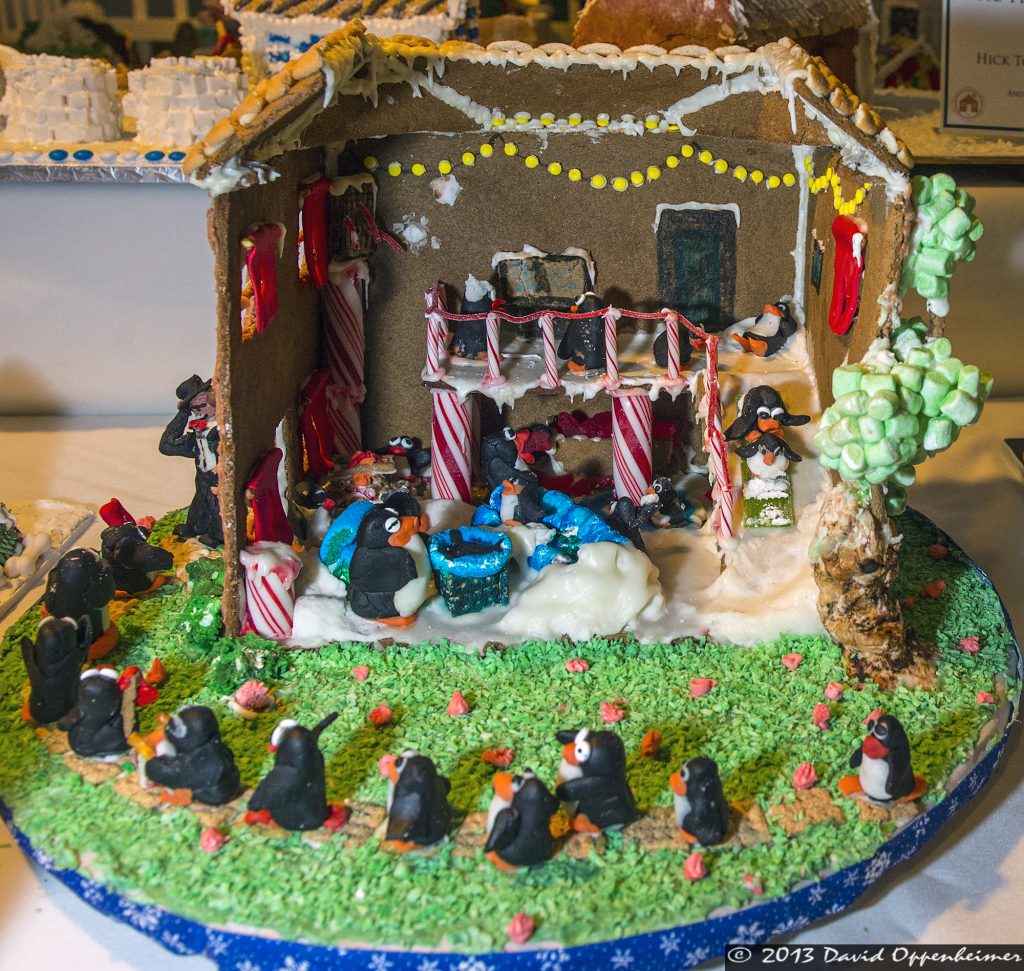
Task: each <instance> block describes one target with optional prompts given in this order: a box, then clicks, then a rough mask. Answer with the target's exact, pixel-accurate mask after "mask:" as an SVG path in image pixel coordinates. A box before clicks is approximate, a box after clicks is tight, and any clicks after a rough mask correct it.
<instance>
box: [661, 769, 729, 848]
mask: <svg viewBox="0 0 1024 971" xmlns="http://www.w3.org/2000/svg"><path fill="white" fill-rule="evenodd" d="M668 781H669V785H670V786H671V788H672V793H673V795H674V797H675V811H676V825H677V826H678V827H679V829H680V830H682V833H683V837H684V838H685V839H687V840H689V841H690V842H691V843H700V845H701V846H714V845H715V844H716V843H721V842H722V840H724V839H725V834H726V832H728V830H729V804H728V803H727V802H726V801H725V794H724V793H723V792H722V780H721V779H719V777H718V764H717V763H716V762H715V761H714V759H707V758H703V757H701V758H696V759H690V761H689V762H686V763H684V764H683V767H682V769H680V770H679V771H678V772H673V773H672V775H670V776H669V780H668Z"/></svg>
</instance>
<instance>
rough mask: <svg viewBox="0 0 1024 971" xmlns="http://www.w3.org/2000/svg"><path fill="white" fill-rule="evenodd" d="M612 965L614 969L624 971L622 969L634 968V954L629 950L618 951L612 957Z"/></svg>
mask: <svg viewBox="0 0 1024 971" xmlns="http://www.w3.org/2000/svg"><path fill="white" fill-rule="evenodd" d="M611 963H612V967H613V968H618V969H619V971H622V969H624V968H628V967H630V966H632V964H633V953H632V952H631V951H630V950H629V949H628V948H627V949H626V950H624V951H620V950H616V951H615V953H614V954H613V955H612V957H611Z"/></svg>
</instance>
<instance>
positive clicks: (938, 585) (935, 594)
mask: <svg viewBox="0 0 1024 971" xmlns="http://www.w3.org/2000/svg"><path fill="white" fill-rule="evenodd" d="M945 592H946V584H945V583H944V582H943V581H942V580H936V581H935V582H934V583H929V584H928V586H927V587H922V588H921V596H922V597H931V598H932V600H938V599H939V597H941V596H942V595H943V594H944V593H945Z"/></svg>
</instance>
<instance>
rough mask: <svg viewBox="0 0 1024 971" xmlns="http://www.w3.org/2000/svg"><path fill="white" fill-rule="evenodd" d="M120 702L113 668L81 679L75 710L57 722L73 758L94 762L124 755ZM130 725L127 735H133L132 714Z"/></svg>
mask: <svg viewBox="0 0 1024 971" xmlns="http://www.w3.org/2000/svg"><path fill="white" fill-rule="evenodd" d="M122 702H123V695H122V694H121V689H120V688H119V687H118V686H117V672H116V671H115V670H114V669H113V668H93V669H91V670H89V671H86V672H85V673H84V674H83V675H82V677H81V679H80V681H79V683H78V701H77V703H76V704H75V707H74V708H72V709H71V711H69V712H68V713H67V714H66V715H65V716H64V717H63V718H61V719H60V720H59V721H58V722H57V727H58V728H59V729H60V730H61V731H62V732H67V733H68V745H70V746H71V750H72V751H73V752H74V753H75V754H76V755H81V756H82V758H86V759H96V758H107V757H108V756H113V755H121V754H123V753H124V752H127V751H128V736H127V735H126V734H125V717H124V713H123V711H122ZM132 722H133V723H132V724H131V725H130V726H129V732H128V734H131V732H132V731H135V724H134V713H133V716H132Z"/></svg>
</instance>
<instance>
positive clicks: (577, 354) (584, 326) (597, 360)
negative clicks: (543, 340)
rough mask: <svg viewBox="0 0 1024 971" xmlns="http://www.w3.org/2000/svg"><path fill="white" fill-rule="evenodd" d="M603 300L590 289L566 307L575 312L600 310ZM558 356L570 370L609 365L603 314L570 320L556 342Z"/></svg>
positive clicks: (599, 368) (588, 369) (585, 369)
mask: <svg viewBox="0 0 1024 971" xmlns="http://www.w3.org/2000/svg"><path fill="white" fill-rule="evenodd" d="M603 308H604V304H603V303H602V302H601V298H600V297H598V295H597V294H596V293H594V292H593V291H588V292H587V293H584V294H581V295H580V296H579V297H577V298H576V303H574V304H573V305H572V307H570V308H569V309H570V310H571V312H572V313H574V314H586V313H590V312H591V311H594V310H601V309H603ZM558 356H559V357H560V358H562V360H564V361H565V362H566V367H568V368H569V370H570V371H575V372H577V373H581V372H583V371H603V370H604V369H605V368H606V367H607V366H608V358H607V356H606V355H605V347H604V317H602V316H601V315H600V314H598V315H597V316H595V317H586V318H584V319H583V320H570V321H569V326H568V327H567V328H566V331H565V334H564V336H563V337H562V340H561V341H560V342H559V344H558Z"/></svg>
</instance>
